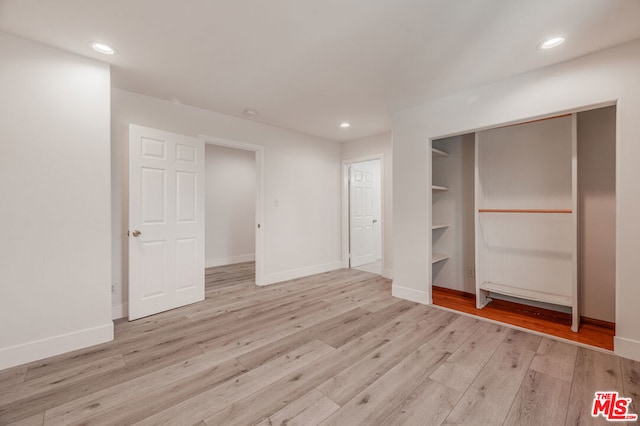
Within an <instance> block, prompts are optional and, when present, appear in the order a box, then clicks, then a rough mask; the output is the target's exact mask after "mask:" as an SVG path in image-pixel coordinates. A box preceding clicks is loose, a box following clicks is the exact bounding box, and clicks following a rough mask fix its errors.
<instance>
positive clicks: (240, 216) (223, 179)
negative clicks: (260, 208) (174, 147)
mask: <svg viewBox="0 0 640 426" xmlns="http://www.w3.org/2000/svg"><path fill="white" fill-rule="evenodd" d="M204 151H205V243H204V251H205V266H206V267H207V268H210V267H212V266H220V265H230V264H232V263H239V262H248V261H251V260H255V248H256V241H255V235H256V233H255V229H254V226H255V216H256V215H255V212H256V154H255V152H253V151H245V150H242V149H233V148H227V147H223V146H216V145H211V144H205V150H204Z"/></svg>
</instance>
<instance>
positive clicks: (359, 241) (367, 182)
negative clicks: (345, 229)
mask: <svg viewBox="0 0 640 426" xmlns="http://www.w3.org/2000/svg"><path fill="white" fill-rule="evenodd" d="M349 169H350V170H349V228H350V229H349V236H350V252H351V264H350V266H351V267H356V266H360V265H364V264H367V263H371V262H375V261H376V260H377V256H376V236H377V232H376V231H377V230H379V226H380V225H379V202H380V200H379V196H377V195H376V192H377V191H376V187H377V185H378V186H379V184H378V182H377V179H379V160H372V161H365V162H361V163H353V164H351V165H350V166H349Z"/></svg>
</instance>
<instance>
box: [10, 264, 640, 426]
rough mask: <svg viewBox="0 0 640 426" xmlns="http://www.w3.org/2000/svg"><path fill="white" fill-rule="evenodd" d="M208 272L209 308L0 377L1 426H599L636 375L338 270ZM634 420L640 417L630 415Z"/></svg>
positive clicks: (638, 395) (123, 330)
mask: <svg viewBox="0 0 640 426" xmlns="http://www.w3.org/2000/svg"><path fill="white" fill-rule="evenodd" d="M253 267H254V266H253V263H244V264H238V265H232V266H226V267H219V268H211V269H209V270H207V273H206V283H207V290H206V292H207V298H206V300H205V301H204V302H201V303H198V304H194V305H190V306H187V307H184V308H180V309H175V310H173V311H169V312H165V313H162V314H158V315H154V316H152V317H148V318H145V319H141V320H137V321H134V322H127V321H124V320H119V321H117V322H116V339H115V341H113V342H110V343H107V344H103V345H98V346H94V347H91V348H86V349H83V350H79V351H75V352H72V353H69V354H65V355H60V356H57V357H53V358H49V359H46V360H42V361H39V362H34V363H30V364H26V365H23V366H19V367H15V368H12V369H8V370H3V371H0V425H9V424H15V425H43V424H45V425H91V424H98V425H130V424H137V425H159V424H167V425H256V424H257V425H263V426H266V425H294V424H297V425H317V424H322V425H360V424H362V425H391V424H393V425H395V424H405V425H431V424H433V425H439V424H454V423H455V424H474V425H477V424H496V425H500V424H507V425H513V424H545V425H556V424H567V425H573V424H603V423H604V420H603V419H602V418H598V419H594V418H592V417H591V415H590V409H591V404H592V401H593V395H594V392H595V391H598V390H617V391H618V392H620V394H621V395H623V396H626V397H630V398H633V399H634V401H633V404H632V410H637V407H638V406H639V404H638V403H639V402H640V379H639V377H640V363H637V362H634V361H630V360H626V359H622V358H619V357H616V356H614V355H611V354H608V353H603V352H599V351H595V350H590V349H585V348H582V347H577V346H574V345H572V344H568V343H564V342H560V341H556V340H552V339H549V338H545V337H541V336H537V335H533V334H530V333H527V332H523V331H519V330H515V329H511V328H509V327H508V326H502V325H496V324H493V323H488V322H485V321H484V320H482V319H479V318H471V317H468V316H462V315H458V314H456V313H452V312H448V311H445V310H442V309H439V308H436V307H431V306H424V305H419V304H415V303H411V302H408V301H404V300H400V299H394V298H392V297H391V296H390V293H391V288H390V287H391V283H390V281H388V280H386V279H383V278H381V277H380V276H376V275H373V274H370V273H368V272H363V271H357V270H344V269H343V270H337V271H333V272H329V273H324V274H318V275H314V276H311V277H306V278H302V279H298V280H293V281H289V282H286V283H282V284H277V285H272V286H268V287H262V288H259V287H256V286H255V285H254V284H253V276H254V270H253ZM634 412H637V411H634Z"/></svg>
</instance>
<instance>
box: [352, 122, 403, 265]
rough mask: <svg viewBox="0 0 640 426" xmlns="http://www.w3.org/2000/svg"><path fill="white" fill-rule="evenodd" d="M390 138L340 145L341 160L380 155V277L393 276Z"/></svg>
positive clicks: (374, 138) (356, 141)
mask: <svg viewBox="0 0 640 426" xmlns="http://www.w3.org/2000/svg"><path fill="white" fill-rule="evenodd" d="M391 148H392V137H391V133H383V134H381V135H376V136H371V137H367V138H363V139H357V140H354V141H350V142H345V143H343V144H342V160H343V161H352V160H358V159H361V158H366V157H370V156H372V155H378V154H382V155H383V157H384V159H383V163H382V198H383V203H382V245H383V254H384V256H383V261H384V264H383V265H382V275H383V276H384V277H386V278H391V277H392V275H393V205H392V200H393V185H392V182H393V180H392V165H393V162H392V149H391Z"/></svg>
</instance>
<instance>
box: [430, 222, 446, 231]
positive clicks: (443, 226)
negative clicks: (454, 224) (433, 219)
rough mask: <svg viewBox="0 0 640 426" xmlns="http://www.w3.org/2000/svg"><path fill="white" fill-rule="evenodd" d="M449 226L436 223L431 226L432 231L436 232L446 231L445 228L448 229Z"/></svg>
mask: <svg viewBox="0 0 640 426" xmlns="http://www.w3.org/2000/svg"><path fill="white" fill-rule="evenodd" d="M448 227H449V224H448V223H434V224H433V225H432V226H431V230H432V231H435V230H436V229H444V228H448Z"/></svg>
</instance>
